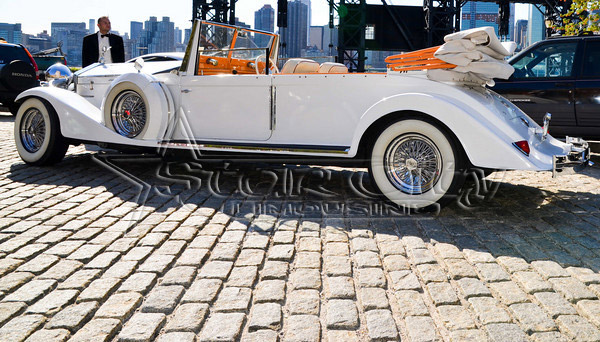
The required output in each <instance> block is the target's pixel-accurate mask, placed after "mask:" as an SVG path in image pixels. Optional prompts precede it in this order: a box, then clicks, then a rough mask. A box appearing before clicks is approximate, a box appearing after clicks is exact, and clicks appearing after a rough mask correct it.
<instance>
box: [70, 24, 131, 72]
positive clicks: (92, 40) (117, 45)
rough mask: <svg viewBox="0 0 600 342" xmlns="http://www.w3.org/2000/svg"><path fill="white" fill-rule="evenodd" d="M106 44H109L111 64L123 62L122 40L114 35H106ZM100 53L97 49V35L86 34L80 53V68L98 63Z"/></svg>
mask: <svg viewBox="0 0 600 342" xmlns="http://www.w3.org/2000/svg"><path fill="white" fill-rule="evenodd" d="M108 42H109V44H110V47H111V49H110V54H111V57H112V61H113V63H123V62H125V49H124V48H123V38H121V36H118V35H116V34H112V33H109V34H108ZM98 58H100V51H99V48H98V33H97V32H96V33H92V34H88V35H87V36H85V37H83V48H82V51H81V66H82V67H84V68H85V67H86V66H88V65H90V64H93V63H96V62H98Z"/></svg>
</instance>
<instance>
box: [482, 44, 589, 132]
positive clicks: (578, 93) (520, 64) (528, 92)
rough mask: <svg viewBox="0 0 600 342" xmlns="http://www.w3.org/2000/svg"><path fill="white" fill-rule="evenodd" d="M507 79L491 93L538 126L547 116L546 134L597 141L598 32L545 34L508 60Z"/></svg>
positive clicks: (501, 81)
mask: <svg viewBox="0 0 600 342" xmlns="http://www.w3.org/2000/svg"><path fill="white" fill-rule="evenodd" d="M509 63H510V64H511V65H512V66H513V67H514V68H515V72H514V74H513V75H512V76H511V77H510V79H508V80H496V85H495V86H494V87H493V88H492V89H493V90H494V91H496V92H498V93H500V94H502V95H503V96H504V97H506V98H508V99H509V100H510V101H512V102H513V103H514V104H516V105H517V106H519V107H520V108H521V109H522V110H523V111H524V112H525V113H527V114H528V115H529V116H531V118H532V119H533V120H535V121H536V122H537V123H539V124H540V125H541V124H542V121H543V117H544V115H545V114H546V113H547V112H548V113H551V114H552V120H551V122H550V134H552V136H554V137H562V136H565V135H569V136H579V137H584V138H586V139H591V140H600V36H597V35H582V36H574V37H560V38H550V39H547V40H545V41H541V42H538V43H536V44H534V45H532V46H530V47H529V48H527V49H526V50H524V51H522V52H521V53H519V54H518V55H516V56H514V57H513V58H511V59H510V61H509Z"/></svg>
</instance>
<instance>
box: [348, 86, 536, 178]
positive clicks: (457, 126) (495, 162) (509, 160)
mask: <svg viewBox="0 0 600 342" xmlns="http://www.w3.org/2000/svg"><path fill="white" fill-rule="evenodd" d="M465 96H468V95H465ZM477 107H479V108H474V106H473V105H472V104H468V105H467V104H465V103H463V102H460V101H457V100H456V99H455V98H451V97H448V96H444V95H440V94H427V93H405V94H400V95H394V96H391V97H388V98H385V99H383V100H381V101H379V102H377V103H376V104H374V105H373V106H371V107H370V108H369V109H368V110H367V111H366V112H365V113H364V114H363V115H362V117H361V120H360V122H359V124H358V126H357V128H356V130H355V132H354V135H353V139H352V147H351V150H350V154H351V155H355V154H356V153H357V151H358V147H359V144H360V141H361V138H362V136H363V134H364V133H365V132H366V130H367V129H368V128H369V127H370V126H371V125H372V124H373V123H374V122H375V121H377V120H378V119H380V118H382V117H383V116H386V115H388V114H390V115H402V114H400V113H399V112H403V111H414V112H419V113H422V114H425V115H428V116H430V117H432V118H435V119H436V120H438V121H440V122H441V123H443V124H444V125H445V126H446V127H447V128H448V129H449V130H450V131H452V132H453V133H454V134H455V135H456V137H457V138H458V140H459V142H460V143H461V144H462V146H463V149H464V151H465V153H466V154H467V157H468V158H469V160H470V161H471V163H472V164H473V165H475V166H479V167H485V168H495V169H521V170H534V169H539V168H540V167H541V166H540V165H536V164H535V163H533V162H532V161H531V160H528V159H527V157H525V155H523V154H522V153H521V152H519V151H517V150H516V149H515V148H514V147H513V146H512V142H513V141H518V140H522V139H521V138H519V136H518V135H517V134H516V132H514V131H513V130H512V129H510V126H509V125H507V124H505V123H503V122H501V121H502V120H501V119H500V118H498V117H496V116H493V115H484V114H482V112H486V111H488V109H486V108H485V107H484V106H477ZM394 113H397V114H394ZM398 118H401V116H398Z"/></svg>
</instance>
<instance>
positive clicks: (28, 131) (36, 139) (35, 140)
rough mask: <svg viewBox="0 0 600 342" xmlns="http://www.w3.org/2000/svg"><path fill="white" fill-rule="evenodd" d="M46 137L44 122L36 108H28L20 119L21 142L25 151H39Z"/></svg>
mask: <svg viewBox="0 0 600 342" xmlns="http://www.w3.org/2000/svg"><path fill="white" fill-rule="evenodd" d="M45 138H46V122H45V121H44V116H43V115H42V112H40V111H39V110H38V109H37V108H30V109H28V110H27V111H26V112H25V114H23V119H22V120H21V142H22V143H23V147H25V149H26V150H27V152H30V153H35V152H37V151H39V149H40V148H41V147H42V144H43V143H44V139H45Z"/></svg>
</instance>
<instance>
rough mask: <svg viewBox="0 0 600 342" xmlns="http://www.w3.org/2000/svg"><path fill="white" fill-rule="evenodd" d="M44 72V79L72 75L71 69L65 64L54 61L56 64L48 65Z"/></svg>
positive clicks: (48, 79)
mask: <svg viewBox="0 0 600 342" xmlns="http://www.w3.org/2000/svg"><path fill="white" fill-rule="evenodd" d="M44 74H45V75H46V81H51V80H54V79H61V78H64V79H68V78H70V77H71V76H73V73H72V72H71V69H69V68H68V67H67V66H66V65H64V64H60V63H56V64H54V65H52V66H51V67H49V68H48V69H46V71H45V72H44Z"/></svg>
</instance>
